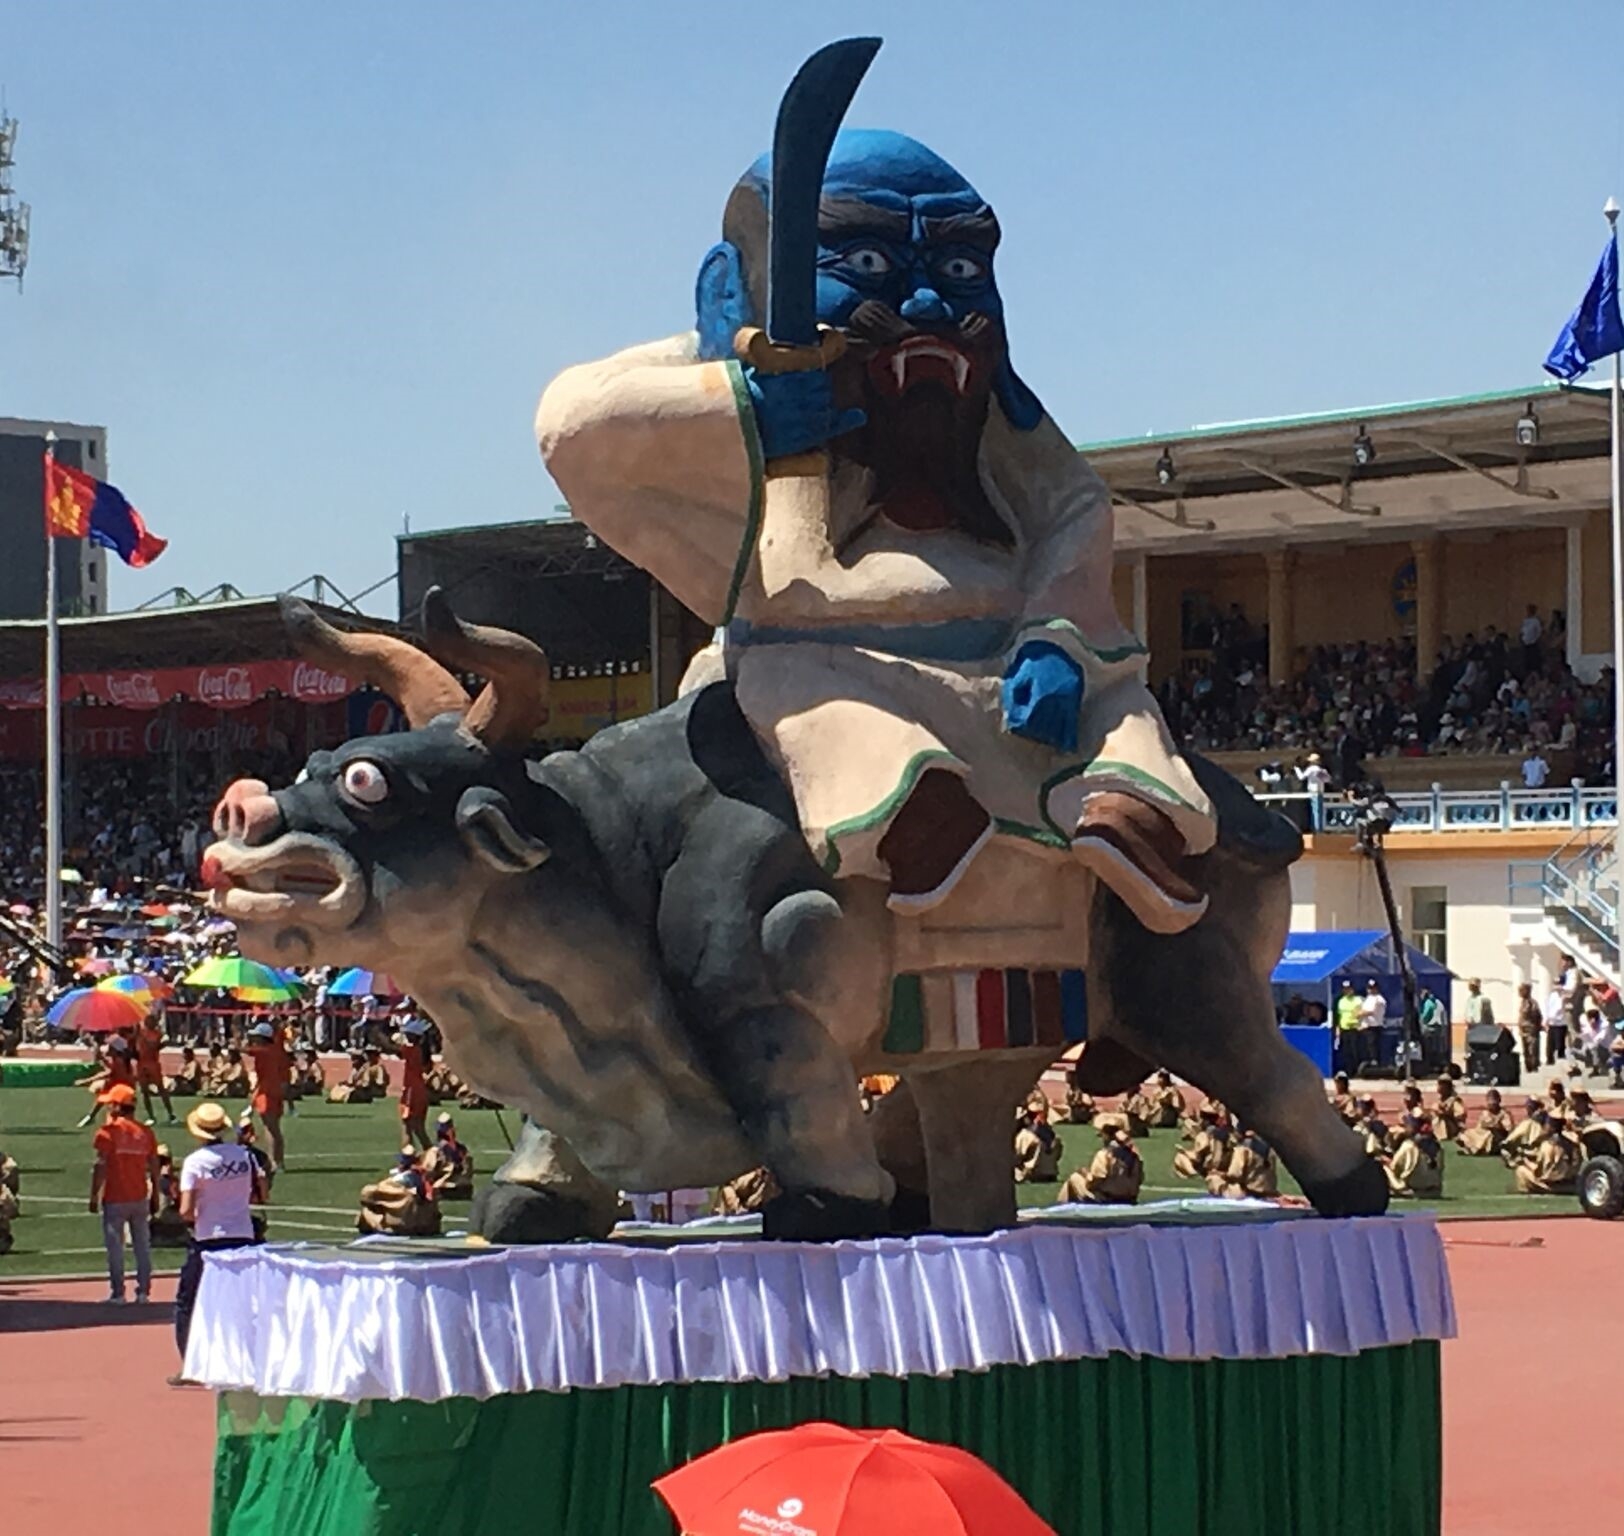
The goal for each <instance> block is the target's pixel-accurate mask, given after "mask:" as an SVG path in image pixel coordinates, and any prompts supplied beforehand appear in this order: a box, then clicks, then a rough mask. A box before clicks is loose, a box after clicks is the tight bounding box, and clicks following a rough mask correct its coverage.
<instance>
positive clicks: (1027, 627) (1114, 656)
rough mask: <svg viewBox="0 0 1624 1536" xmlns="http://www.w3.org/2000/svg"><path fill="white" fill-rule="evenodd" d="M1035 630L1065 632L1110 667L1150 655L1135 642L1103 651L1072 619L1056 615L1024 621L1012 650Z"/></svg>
mask: <svg viewBox="0 0 1624 1536" xmlns="http://www.w3.org/2000/svg"><path fill="white" fill-rule="evenodd" d="M1034 629H1058V630H1064V631H1065V632H1066V633H1067V634H1069V635H1070V636H1071V637H1072V638H1073V639H1074V640H1075V641H1076V642H1077V643H1078V645H1080V646H1082V648H1083V649H1084V650H1085V651H1087V652H1088V654H1089V655H1090V656H1093V657H1095V658H1097V659H1098V660H1100V661H1103V662H1105V663H1106V665H1108V666H1109V665H1110V664H1111V663H1113V662H1118V661H1127V660H1128V659H1129V658H1130V657H1134V656H1148V655H1149V654H1150V651H1149V649H1148V648H1147V647H1146V646H1143V645H1141V644H1139V642H1138V641H1134V642H1133V643H1132V644H1131V645H1114V646H1107V647H1106V648H1105V649H1103V650H1102V649H1101V648H1100V647H1099V646H1097V645H1092V644H1090V643H1089V641H1088V638H1087V637H1086V636H1085V635H1084V634H1083V632H1082V630H1080V629H1079V628H1078V627H1077V626H1076V625H1075V624H1073V623H1072V621H1071V620H1070V619H1062V618H1059V617H1056V616H1054V615H1045V616H1043V617H1041V618H1036V619H1025V620H1023V621H1022V622H1021V625H1020V628H1019V629H1017V630H1016V631H1015V638H1014V640H1013V641H1011V642H1010V649H1011V650H1018V649H1019V648H1020V643H1021V641H1022V640H1023V639H1024V638H1026V637H1027V635H1028V634H1029V632H1030V631H1032V630H1034Z"/></svg>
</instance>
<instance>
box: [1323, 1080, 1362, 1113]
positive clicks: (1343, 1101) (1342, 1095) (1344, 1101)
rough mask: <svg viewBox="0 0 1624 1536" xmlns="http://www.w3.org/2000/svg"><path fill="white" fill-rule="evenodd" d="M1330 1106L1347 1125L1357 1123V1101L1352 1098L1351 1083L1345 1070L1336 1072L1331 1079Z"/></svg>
mask: <svg viewBox="0 0 1624 1536" xmlns="http://www.w3.org/2000/svg"><path fill="white" fill-rule="evenodd" d="M1330 1100H1331V1108H1332V1109H1334V1110H1335V1111H1336V1112H1337V1113H1338V1114H1339V1115H1341V1116H1342V1118H1343V1120H1345V1121H1346V1122H1347V1123H1348V1124H1349V1125H1357V1124H1358V1123H1359V1101H1358V1100H1357V1099H1355V1098H1354V1096H1353V1091H1352V1085H1351V1084H1350V1082H1349V1079H1348V1074H1347V1073H1346V1072H1338V1073H1337V1074H1336V1076H1335V1077H1333V1078H1332V1079H1331V1093H1330Z"/></svg>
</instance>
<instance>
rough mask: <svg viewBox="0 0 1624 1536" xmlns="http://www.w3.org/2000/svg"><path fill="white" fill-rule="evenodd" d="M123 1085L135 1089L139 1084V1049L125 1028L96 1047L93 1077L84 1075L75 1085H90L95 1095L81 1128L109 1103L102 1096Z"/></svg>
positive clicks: (81, 1086)
mask: <svg viewBox="0 0 1624 1536" xmlns="http://www.w3.org/2000/svg"><path fill="white" fill-rule="evenodd" d="M120 1084H125V1085H128V1086H129V1087H130V1088H132V1089H133V1088H134V1087H135V1048H134V1046H132V1045H131V1044H130V1039H129V1036H128V1035H127V1034H126V1033H125V1032H124V1031H123V1030H122V1029H119V1030H115V1031H114V1032H113V1033H112V1034H110V1035H109V1036H108V1037H107V1044H106V1045H100V1046H97V1047H96V1070H95V1071H94V1072H92V1073H91V1074H90V1076H89V1077H81V1078H79V1079H77V1080H76V1081H75V1082H74V1085H73V1086H74V1087H75V1088H88V1089H89V1090H90V1092H91V1094H92V1098H91V1102H90V1108H89V1109H87V1110H86V1111H85V1117H84V1119H83V1120H81V1121H80V1122H79V1125H78V1129H79V1130H83V1129H84V1128H85V1127H86V1126H87V1125H89V1124H90V1122H91V1121H92V1120H94V1119H95V1118H96V1111H97V1109H99V1108H100V1107H101V1106H102V1105H103V1104H104V1103H105V1102H106V1101H105V1100H104V1099H103V1098H102V1095H103V1094H104V1093H106V1092H107V1090H108V1089H109V1088H117V1087H118V1086H119V1085H120Z"/></svg>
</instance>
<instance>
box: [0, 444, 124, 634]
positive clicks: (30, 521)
mask: <svg viewBox="0 0 1624 1536" xmlns="http://www.w3.org/2000/svg"><path fill="white" fill-rule="evenodd" d="M48 432H55V433H56V439H57V440H56V456H57V458H58V459H59V460H60V461H61V462H62V463H64V464H68V465H71V466H72V467H73V468H74V469H82V470H83V471H84V472H85V473H86V474H87V475H94V476H95V477H96V478H97V479H98V480H105V479H106V478H107V429H106V428H105V427H87V426H81V425H79V424H78V423H76V422H71V421H25V420H21V419H19V418H17V417H12V416H0V549H3V550H4V551H5V559H4V560H0V619H38V618H43V617H44V615H45V544H46V539H45V435H46V433H48ZM56 561H57V567H56V575H57V594H58V599H57V600H58V603H59V605H60V611H61V613H62V614H64V615H66V616H69V617H79V616H90V615H94V614H98V613H106V612H107V611H108V601H107V551H106V550H103V549H98V548H96V547H95V546H94V545H92V544H91V542H90V541H89V540H88V539H59V540H58V541H57V543H56Z"/></svg>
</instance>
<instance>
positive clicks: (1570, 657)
mask: <svg viewBox="0 0 1624 1536" xmlns="http://www.w3.org/2000/svg"><path fill="white" fill-rule="evenodd" d="M1567 532H1568V550H1567V553H1568V570H1567V593H1566V608H1565V612H1566V614H1567V620H1568V639H1567V647H1568V651H1567V656H1566V657H1565V658H1564V659H1565V660H1566V661H1567V664H1568V665H1569V666H1570V667H1575V668H1576V667H1577V666H1578V665H1579V658H1580V657H1581V656H1582V655H1584V627H1585V563H1584V525H1583V524H1582V523H1577V522H1574V523H1569V524H1568V530H1567Z"/></svg>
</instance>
